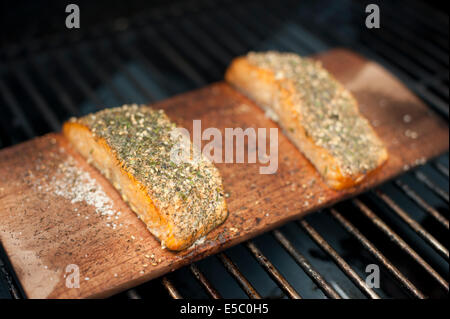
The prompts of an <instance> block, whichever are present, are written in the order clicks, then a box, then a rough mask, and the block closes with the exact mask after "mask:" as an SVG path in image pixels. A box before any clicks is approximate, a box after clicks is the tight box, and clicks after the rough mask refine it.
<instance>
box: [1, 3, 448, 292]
mask: <svg viewBox="0 0 450 319" xmlns="http://www.w3.org/2000/svg"><path fill="white" fill-rule="evenodd" d="M135 2H136V3H138V2H137V1H135ZM372 2H376V1H372ZM80 3H81V2H80ZM367 4H368V3H366V2H365V1H356V0H342V1H326V0H319V1H318V0H304V1H284V0H283V1H276V2H273V1H242V0H241V1H235V0H229V1H206V0H203V1H200V0H198V1H193V0H189V1H183V2H180V1H178V2H174V3H171V4H161V5H159V6H157V7H156V8H152V9H149V10H141V8H140V7H139V5H136V9H135V10H134V12H131V13H130V14H129V15H126V16H115V17H114V20H113V22H110V19H106V18H105V19H104V20H105V21H107V22H104V21H102V19H101V17H99V18H98V19H99V21H98V23H95V24H94V23H90V24H89V25H88V26H86V27H85V26H82V27H81V29H79V30H73V32H72V31H68V30H66V31H65V32H59V33H53V32H51V31H52V30H51V26H49V27H48V28H49V30H47V32H42V33H36V34H33V33H30V34H29V35H28V38H27V37H24V38H23V41H12V40H11V39H8V35H5V44H4V45H3V46H2V48H1V49H0V56H1V59H0V123H1V126H0V147H1V148H4V147H7V146H10V145H14V144H17V143H19V142H22V141H25V140H27V139H30V138H32V137H35V136H38V135H42V134H44V133H47V132H50V131H55V130H59V129H60V126H61V123H62V122H63V121H64V120H66V119H67V118H68V117H70V116H74V115H80V114H86V113H89V112H92V111H95V110H96V106H98V105H100V106H106V105H107V106H116V105H121V104H124V103H148V102H153V101H157V100H162V99H164V98H167V97H170V96H172V95H174V94H178V93H181V92H185V91H189V90H192V89H195V88H199V87H203V86H205V85H207V84H209V83H212V82H215V81H219V80H221V79H222V78H223V74H224V70H225V69H226V67H227V65H228V64H229V62H230V61H231V59H232V58H233V57H235V56H237V55H241V54H244V53H246V52H247V51H250V50H269V49H274V50H280V51H293V52H296V53H299V54H301V55H311V54H314V53H316V52H321V51H324V50H327V49H330V48H333V47H340V46H344V47H347V48H350V49H352V50H354V51H356V52H359V53H360V54H362V55H364V56H366V57H368V58H370V59H372V60H375V61H377V62H379V63H380V64H382V65H383V66H384V67H386V68H387V69H388V70H390V71H391V72H392V73H393V74H395V75H396V76H397V77H398V78H399V79H400V80H402V81H403V83H405V84H406V85H407V86H408V87H409V88H410V89H411V90H412V91H413V92H414V93H415V94H417V95H418V96H419V97H420V98H421V99H422V100H423V101H424V102H426V103H427V105H428V106H429V107H430V111H431V112H436V113H438V114H440V116H442V117H443V118H445V119H448V116H449V106H448V101H449V91H448V83H449V82H448V81H449V77H448V70H449V59H448V50H449V42H448V15H447V14H446V13H443V12H444V11H441V10H440V8H439V7H438V5H432V4H429V3H428V4H425V2H422V1H418V0H413V1H406V0H398V1H389V2H387V1H386V2H384V1H383V2H381V1H379V6H380V12H381V28H380V29H367V28H366V26H365V22H364V21H365V18H366V15H367V14H366V13H365V7H366V5H367ZM86 6H87V5H86ZM94 7H95V5H92V10H94V9H93V8H94ZM83 8H86V10H90V9H88V7H83V6H81V14H84V11H83V10H84V9H83ZM97 9H98V8H97ZM131 11H132V10H131ZM99 16H101V14H100V15H99ZM109 18H110V17H109ZM82 21H83V20H82ZM30 36H33V37H32V39H30V38H29V37H30ZM422 164H423V165H421V166H419V167H418V168H416V169H415V170H413V171H409V172H407V173H405V174H403V175H402V176H400V177H398V178H396V179H395V180H392V181H389V182H387V183H385V184H383V185H381V186H380V187H378V188H376V189H374V190H371V191H369V192H367V193H364V194H362V195H360V196H358V197H356V198H352V199H349V200H347V201H345V202H342V203H339V204H337V205H335V206H333V207H331V208H329V209H325V210H323V211H318V212H315V213H313V214H310V215H308V216H307V217H305V218H303V219H301V220H298V221H294V222H291V223H288V224H286V225H285V226H283V227H281V228H279V229H276V230H274V231H272V232H270V233H266V234H264V235H262V236H260V237H257V238H255V239H253V240H250V241H248V242H246V243H244V244H240V245H238V246H235V247H233V248H231V249H228V250H226V251H224V252H222V253H219V254H217V255H215V256H210V257H208V258H206V259H204V260H201V261H199V262H195V263H193V264H191V265H189V266H186V267H184V268H181V269H179V270H177V271H175V272H173V273H170V274H168V275H165V276H163V277H162V278H158V279H155V280H152V281H150V282H148V283H145V284H143V285H140V286H138V287H135V288H133V289H131V290H128V291H126V292H123V293H120V294H118V295H115V296H113V297H112V298H132V299H136V298H165V297H167V298H247V297H249V298H446V297H448V275H449V264H448V261H449V253H448V230H449V221H448V218H449V206H448V204H449V193H448V178H449V168H448V164H449V155H448V153H447V154H444V155H442V156H440V157H438V158H435V159H433V160H432V161H429V162H427V163H422ZM407 169H408V167H405V170H407ZM370 265H375V266H376V267H378V268H379V271H380V286H379V287H371V286H370V285H368V284H367V283H366V278H367V276H368V275H369V272H368V266H370ZM0 297H2V298H24V297H25V295H24V293H23V291H22V289H21V287H20V283H19V282H18V280H17V278H16V276H15V274H14V269H13V268H12V267H11V265H10V263H9V261H8V258H7V257H6V254H5V253H4V252H3V251H2V252H1V256H0Z"/></svg>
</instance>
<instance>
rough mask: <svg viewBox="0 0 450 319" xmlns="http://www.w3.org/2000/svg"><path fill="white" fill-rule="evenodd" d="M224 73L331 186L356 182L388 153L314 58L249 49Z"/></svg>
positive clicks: (346, 94) (347, 95)
mask: <svg viewBox="0 0 450 319" xmlns="http://www.w3.org/2000/svg"><path fill="white" fill-rule="evenodd" d="M225 79H226V81H227V82H229V83H230V84H231V85H233V86H234V87H236V88H237V89H238V90H240V91H241V92H242V93H244V94H245V95H247V96H248V97H249V98H251V99H253V100H254V101H255V102H257V104H259V106H260V107H262V108H263V109H264V110H266V111H267V113H268V114H271V115H272V116H271V117H272V118H273V119H274V120H275V121H277V122H278V124H279V125H280V126H281V128H282V129H283V130H284V132H285V134H286V135H287V136H288V137H289V139H290V140H291V141H292V142H293V143H294V144H295V145H296V146H297V148H298V149H299V150H300V151H301V152H302V153H303V154H304V155H305V156H306V157H307V158H308V159H309V160H310V162H311V163H312V164H313V165H314V166H315V167H316V169H317V170H318V171H319V173H320V174H321V175H322V177H323V179H324V180H325V182H326V183H327V184H328V185H329V186H330V187H331V188H334V189H337V190H339V189H343V188H347V187H351V186H354V185H356V184H358V183H360V182H361V181H362V180H363V179H364V178H365V177H366V176H368V175H369V174H371V173H373V172H374V171H376V170H377V169H378V168H379V167H380V166H381V165H382V164H383V163H384V162H385V161H386V160H387V158H388V153H387V150H386V148H385V147H384V145H383V143H382V141H381V140H380V139H379V138H378V136H377V135H376V133H375V131H374V130H373V129H372V127H371V126H370V123H369V121H368V120H367V119H366V118H364V117H363V116H362V115H361V114H360V112H359V108H358V103H357V102H356V100H355V98H354V97H353V96H352V94H351V93H350V92H349V91H348V90H346V89H345V88H344V87H343V86H342V84H340V83H339V82H338V81H337V80H336V79H334V77H333V76H332V75H331V74H329V73H328V72H327V71H326V70H325V69H324V68H323V67H322V66H321V64H320V63H319V62H316V61H313V60H311V59H309V58H302V57H300V56H298V55H296V54H293V53H280V52H275V51H269V52H258V53H256V52H250V53H248V54H247V55H246V56H242V57H238V58H236V59H234V60H233V61H232V63H231V65H230V66H229V68H228V70H227V72H226V75H225Z"/></svg>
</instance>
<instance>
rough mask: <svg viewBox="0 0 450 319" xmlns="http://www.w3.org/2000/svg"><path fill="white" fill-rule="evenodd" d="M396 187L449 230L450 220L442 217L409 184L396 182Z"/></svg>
mask: <svg viewBox="0 0 450 319" xmlns="http://www.w3.org/2000/svg"><path fill="white" fill-rule="evenodd" d="M394 183H395V185H396V186H398V187H399V188H400V189H401V190H402V191H403V192H404V193H405V194H406V195H407V196H408V197H409V198H411V199H412V200H413V201H414V202H415V203H416V204H417V205H419V206H420V207H421V208H422V209H423V210H424V211H426V212H427V213H428V214H430V215H431V216H433V217H434V218H435V219H436V220H437V221H438V222H439V223H440V224H442V225H443V226H444V227H445V228H447V229H449V223H448V219H447V218H445V217H444V216H442V215H441V214H440V213H439V212H438V211H437V210H436V209H435V208H434V207H432V206H431V205H429V204H428V203H427V202H426V201H425V200H424V199H422V198H421V197H420V196H419V195H418V194H417V193H416V192H414V191H413V190H412V189H411V188H410V187H409V186H408V185H407V184H405V183H403V182H402V181H401V180H395V181H394Z"/></svg>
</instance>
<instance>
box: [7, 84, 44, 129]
mask: <svg viewBox="0 0 450 319" xmlns="http://www.w3.org/2000/svg"><path fill="white" fill-rule="evenodd" d="M0 93H1V94H2V95H3V98H4V99H5V101H6V105H7V106H8V107H9V109H10V110H11V112H12V113H13V115H14V117H15V120H16V121H18V122H19V123H20V124H21V126H22V128H23V130H24V132H25V134H26V136H27V137H28V138H32V137H34V136H36V132H35V130H34V129H33V127H32V126H31V124H30V122H29V121H28V118H27V117H26V116H25V114H24V112H23V110H22V109H21V107H20V106H19V104H18V103H17V100H16V99H15V98H14V96H13V94H12V93H11V91H10V90H9V89H8V88H7V86H6V84H5V83H4V82H3V81H2V79H0Z"/></svg>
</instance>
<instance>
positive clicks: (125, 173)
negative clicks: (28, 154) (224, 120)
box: [63, 105, 228, 250]
mask: <svg viewBox="0 0 450 319" xmlns="http://www.w3.org/2000/svg"><path fill="white" fill-rule="evenodd" d="M175 127H176V126H175V124H173V123H172V122H171V121H170V120H169V118H168V117H167V116H166V115H165V113H164V112H163V111H162V110H154V109H152V108H150V107H147V106H137V105H131V106H128V105H125V106H122V107H118V108H112V109H105V110H102V111H99V112H97V113H95V114H90V115H87V116H84V117H81V118H72V119H70V120H69V121H68V122H66V123H64V126H63V134H64V135H65V136H66V137H67V138H68V140H69V141H70V143H71V144H72V145H73V146H74V147H75V149H76V150H77V151H78V152H79V153H81V155H82V156H83V157H85V158H86V159H87V160H88V162H89V163H91V164H93V165H94V166H95V167H96V168H97V169H98V170H99V171H100V172H101V173H102V174H103V175H104V176H105V177H106V178H107V179H109V181H110V182H111V183H112V184H113V185H114V187H115V188H116V189H117V190H118V191H119V192H120V194H121V195H122V197H123V199H124V200H125V201H127V202H128V203H129V205H130V207H131V208H132V209H133V211H134V212H135V213H136V214H137V215H138V217H139V218H140V219H141V220H142V221H143V222H144V223H145V224H146V226H147V228H148V230H149V231H150V232H151V233H152V234H153V235H154V236H155V237H156V238H158V239H159V241H160V242H161V245H162V246H163V247H167V248H168V249H170V250H182V249H185V248H187V247H189V246H191V245H192V244H193V243H194V242H195V241H196V240H197V239H199V238H201V237H202V236H204V235H206V234H207V233H208V232H210V231H211V230H212V229H214V228H215V227H217V226H218V225H219V224H221V223H222V222H223V221H224V220H225V219H226V217H227V214H228V213H227V207H226V203H225V198H224V191H223V186H222V180H221V177H220V174H219V172H218V170H217V168H216V167H215V166H214V165H213V163H211V162H210V161H209V160H208V159H206V158H205V157H203V156H201V154H200V156H199V158H197V160H195V161H193V160H192V161H173V160H172V158H173V157H171V152H172V151H173V149H174V146H175V145H178V144H177V143H179V142H180V140H179V137H176V135H174V134H172V132H173V130H174V129H175ZM185 138H186V137H185ZM184 142H186V141H184ZM187 143H188V147H189V148H190V150H192V145H191V142H190V140H189V139H188V138H187ZM191 159H192V158H191Z"/></svg>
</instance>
